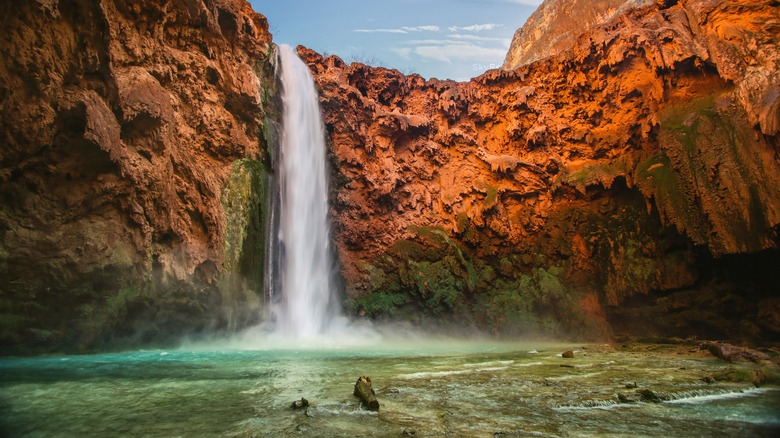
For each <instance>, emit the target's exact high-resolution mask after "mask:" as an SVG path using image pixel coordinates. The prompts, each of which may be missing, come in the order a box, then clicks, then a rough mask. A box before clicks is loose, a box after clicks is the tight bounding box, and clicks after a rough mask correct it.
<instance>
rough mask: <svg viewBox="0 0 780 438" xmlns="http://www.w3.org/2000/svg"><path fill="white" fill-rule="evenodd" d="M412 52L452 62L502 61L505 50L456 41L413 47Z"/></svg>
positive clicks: (428, 57) (424, 56)
mask: <svg viewBox="0 0 780 438" xmlns="http://www.w3.org/2000/svg"><path fill="white" fill-rule="evenodd" d="M414 53H415V54H416V55H418V56H421V57H423V58H427V59H434V60H437V61H443V62H446V63H448V64H452V62H453V61H467V62H474V63H479V62H486V61H490V60H501V61H503V59H504V56H506V50H504V49H499V48H492V47H481V46H478V45H475V44H471V43H458V44H447V45H436V46H419V47H415V49H414Z"/></svg>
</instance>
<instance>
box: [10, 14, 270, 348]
mask: <svg viewBox="0 0 780 438" xmlns="http://www.w3.org/2000/svg"><path fill="white" fill-rule="evenodd" d="M0 28H2V32H0V58H2V59H3V62H2V63H0V133H2V134H1V135H2V149H0V199H2V210H0V277H2V278H1V279H0V290H1V291H2V296H1V297H0V298H1V299H0V321H1V322H2V330H0V332H2V344H3V347H4V348H11V349H13V348H14V347H18V346H22V345H25V344H27V345H30V346H34V345H41V344H42V345H71V346H73V345H81V346H88V345H92V344H94V343H95V342H97V341H99V339H96V337H100V336H110V335H112V334H116V333H117V332H119V334H122V333H121V332H123V331H124V332H127V333H125V334H129V333H131V332H134V331H136V329H139V328H140V327H135V326H132V324H133V322H132V321H134V320H136V319H139V320H140V319H144V320H147V321H148V323H149V327H146V330H142V331H143V332H144V333H145V334H144V335H143V336H147V335H148V337H150V338H154V337H160V336H163V337H164V336H166V333H163V332H165V331H170V333H169V334H171V335H174V336H175V333H180V332H181V331H183V330H186V329H188V328H189V327H202V326H203V325H204V324H210V323H211V322H209V321H210V320H211V319H212V318H213V319H214V321H218V320H220V319H224V318H226V315H221V311H220V308H221V307H222V306H225V307H229V306H231V305H232V304H235V303H231V301H235V302H238V303H240V302H244V304H242V305H245V306H248V307H252V306H254V307H255V309H256V307H257V302H258V298H257V295H256V294H254V293H252V291H248V292H243V291H240V290H239V291H238V292H234V291H233V290H234V289H236V288H229V287H222V286H220V287H217V283H218V282H219V281H223V282H227V283H231V282H233V283H235V282H236V281H238V283H236V284H241V281H243V280H233V279H230V278H228V277H230V275H229V274H230V272H231V271H233V272H235V273H236V275H238V271H239V268H238V266H237V265H238V264H239V263H240V259H241V258H242V245H244V244H246V243H247V238H246V233H247V230H248V229H249V226H248V225H247V224H248V222H249V221H251V220H252V219H251V217H250V216H252V214H251V213H249V212H248V211H247V210H248V208H249V207H250V204H252V203H253V202H254V203H255V204H256V203H257V202H256V201H253V200H252V199H250V198H251V196H250V195H251V192H252V179H253V178H256V175H253V173H252V172H255V173H257V169H260V167H258V166H254V165H253V164H252V163H253V161H252V160H259V159H262V158H263V156H264V153H265V148H266V144H265V139H264V133H263V118H264V117H265V116H266V113H267V108H265V106H267V105H266V104H267V103H268V102H267V101H264V99H266V100H267V96H266V94H269V93H268V92H266V91H264V89H268V88H269V87H270V88H272V85H271V84H270V82H271V81H270V80H269V74H272V73H269V72H272V70H273V69H272V68H270V67H269V59H268V54H269V53H271V51H272V46H271V36H270V34H269V32H268V25H267V23H266V20H265V18H264V17H262V16H261V15H259V14H257V13H255V12H254V11H252V10H251V8H250V6H249V4H248V3H246V2H245V1H241V0H206V1H201V0H183V1H179V0H177V1H151V0H150V1H137V0H128V1H125V0H101V1H65V0H62V1H58V0H38V1H29V2H27V1H25V2H17V1H11V0H3V1H2V2H0ZM240 160H243V161H240ZM253 166H254V170H253ZM231 191H232V192H238V193H239V195H240V194H241V193H244V197H243V198H241V197H240V196H238V195H236V196H233V195H231ZM245 192H246V193H245ZM258 196H262V194H259V193H258V194H255V197H258ZM254 207H256V206H254ZM260 228H261V231H260V232H262V227H260ZM250 237H251V236H250ZM250 240H251V239H250ZM261 247H262V245H261ZM261 251H262V250H261ZM234 286H235V285H234ZM244 286H248V285H247V284H244ZM257 292H259V290H257ZM231 294H237V295H234V296H231ZM226 312H228V313H229V312H230V310H226ZM126 321H129V322H126ZM126 324H131V326H127V325H126ZM112 332H113V333H112Z"/></svg>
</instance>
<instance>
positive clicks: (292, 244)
mask: <svg viewBox="0 0 780 438" xmlns="http://www.w3.org/2000/svg"><path fill="white" fill-rule="evenodd" d="M279 58H280V61H281V68H282V72H281V78H282V86H283V91H282V102H283V104H284V113H283V117H284V118H283V121H282V122H283V131H282V137H281V154H280V155H281V159H280V166H279V168H280V181H279V185H280V190H281V199H280V215H279V241H278V242H277V245H276V248H277V249H276V252H277V254H274V255H272V256H273V257H277V260H280V261H281V263H280V269H281V278H280V280H281V281H280V287H281V291H272V292H275V293H277V295H280V297H279V298H280V300H279V301H280V302H279V303H278V308H277V309H276V319H277V321H276V322H277V332H278V333H279V334H281V335H283V336H285V337H292V338H298V339H307V338H314V337H316V336H317V335H319V334H322V333H323V332H325V331H326V330H327V328H328V325H329V323H330V322H331V321H333V320H334V319H335V318H337V317H338V304H337V298H336V295H335V293H334V290H335V287H334V285H333V283H334V282H333V278H332V273H333V267H334V261H333V256H332V254H331V249H330V243H329V242H330V238H329V226H328V173H327V162H326V154H325V152H326V149H325V134H324V128H323V122H322V116H321V115H320V106H319V98H318V95H317V90H316V89H315V87H314V79H313V78H312V76H311V73H310V72H309V68H308V66H307V65H306V64H304V63H303V61H301V59H300V58H299V57H298V55H297V53H296V52H295V50H294V49H293V48H292V47H290V46H287V45H282V46H279ZM279 292H281V293H279Z"/></svg>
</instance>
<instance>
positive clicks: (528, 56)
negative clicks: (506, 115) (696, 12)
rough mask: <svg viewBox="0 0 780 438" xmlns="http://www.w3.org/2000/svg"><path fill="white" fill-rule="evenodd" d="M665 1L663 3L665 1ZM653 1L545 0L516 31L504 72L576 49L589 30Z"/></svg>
mask: <svg viewBox="0 0 780 438" xmlns="http://www.w3.org/2000/svg"><path fill="white" fill-rule="evenodd" d="M662 1H663V0H662ZM652 2H653V0H545V2H543V3H542V4H541V5H539V8H538V9H537V10H536V11H535V12H534V13H533V14H531V16H530V17H529V18H528V21H526V23H525V24H524V25H523V27H521V28H520V29H517V32H515V36H514V38H512V44H511V46H510V47H509V52H507V54H506V59H505V60H504V65H503V66H502V68H503V69H504V70H515V69H517V68H520V67H522V66H524V65H528V64H530V63H532V62H535V61H539V60H541V59H545V58H549V57H551V56H555V55H557V54H559V53H561V52H563V51H565V50H568V49H570V48H572V47H574V45H575V42H576V41H577V38H579V37H580V36H582V34H583V33H585V32H586V31H587V30H590V29H593V28H596V27H599V26H601V25H603V24H604V23H607V22H609V21H612V20H614V19H615V17H617V16H619V15H620V14H623V13H625V12H626V11H628V10H629V9H631V8H635V7H639V6H644V5H647V4H650V3H652Z"/></svg>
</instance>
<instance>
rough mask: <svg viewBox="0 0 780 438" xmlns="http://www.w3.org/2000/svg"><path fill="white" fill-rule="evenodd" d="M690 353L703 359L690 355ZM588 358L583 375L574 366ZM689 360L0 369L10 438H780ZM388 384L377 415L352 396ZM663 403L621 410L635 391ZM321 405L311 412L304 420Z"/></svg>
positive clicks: (415, 357)
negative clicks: (301, 406) (364, 387)
mask: <svg viewBox="0 0 780 438" xmlns="http://www.w3.org/2000/svg"><path fill="white" fill-rule="evenodd" d="M686 348H688V347H686ZM566 349H574V350H575V354H576V357H575V358H574V359H563V358H562V357H560V353H561V352H562V351H564V350H566ZM730 366H732V367H737V368H739V369H742V368H744V369H747V370H749V371H750V370H752V369H754V368H756V367H757V365H754V364H743V365H729V364H726V363H724V362H721V361H719V360H717V359H714V358H711V357H708V356H707V355H706V354H704V353H698V352H695V353H689V352H687V351H684V350H681V349H680V347H660V346H659V347H652V348H651V347H646V348H641V349H636V348H629V349H625V348H621V347H620V346H588V347H585V348H583V347H582V346H577V345H556V344H549V343H548V344H542V343H539V344H531V343H493V342H483V341H475V342H458V343H456V342H453V341H447V340H439V341H433V342H411V343H410V342H406V343H399V344H392V343H390V344H387V343H386V344H384V345H383V346H382V347H371V346H366V345H363V346H360V345H357V346H352V347H348V348H347V347H345V348H335V347H332V348H329V349H323V350H318V349H316V348H315V349H312V348H308V349H296V348H280V346H279V345H276V346H275V347H274V348H267V349H233V350H213V349H208V348H206V349H203V348H194V347H191V348H189V349H182V350H176V351H139V352H129V353H121V354H102V355H90V356H64V357H44V358H5V359H0V412H1V413H0V425H2V428H3V431H4V432H5V433H6V435H9V436H30V437H51V436H80V437H93V436H94V437H102V436H183V437H194V436H228V437H231V436H232V437H248V436H328V437H331V436H344V437H355V436H366V437H368V436H375V437H385V436H402V433H403V432H404V431H405V432H406V433H407V434H412V433H414V434H415V436H486V437H488V436H489V437H492V436H651V437H652V436H659V437H660V436H664V437H667V436H780V435H778V433H779V432H780V417H778V412H780V390H778V388H775V387H765V388H759V389H756V388H754V387H752V385H750V384H747V383H727V382H719V383H706V382H705V381H704V380H702V379H704V378H705V377H706V376H712V375H715V374H717V373H719V372H722V371H723V370H724V369H726V368H728V367H730ZM361 375H369V376H370V377H371V378H372V381H373V382H374V387H375V389H376V390H377V396H378V399H379V401H380V403H381V408H380V411H379V412H378V413H376V412H369V411H366V410H364V409H361V407H360V404H359V402H358V400H357V399H356V398H355V397H354V396H353V395H352V389H353V384H354V382H355V380H356V379H357V378H358V377H359V376H361ZM634 383H636V384H637V385H638V387H639V389H651V390H652V391H654V393H655V394H657V395H658V396H659V397H660V398H661V399H662V400H663V402H661V403H649V402H648V403H643V402H639V403H632V404H624V403H619V402H618V399H617V394H618V393H623V394H628V395H631V394H634V393H635V391H636V389H627V388H626V385H627V384H628V385H632V384H634ZM301 397H305V398H307V399H308V400H309V401H310V402H311V404H312V406H311V407H310V408H309V409H308V410H305V411H294V410H292V409H290V404H291V402H292V401H294V400H297V399H300V398H301Z"/></svg>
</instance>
